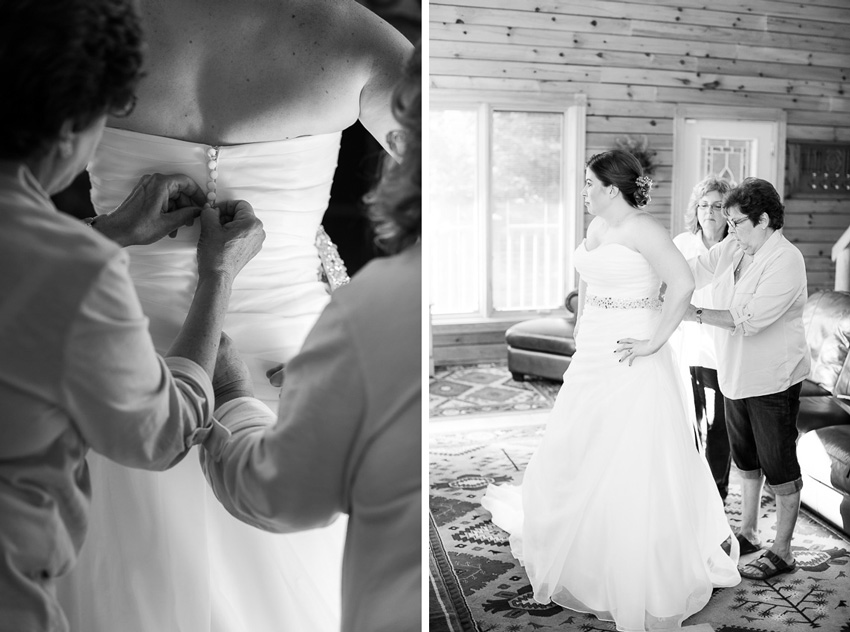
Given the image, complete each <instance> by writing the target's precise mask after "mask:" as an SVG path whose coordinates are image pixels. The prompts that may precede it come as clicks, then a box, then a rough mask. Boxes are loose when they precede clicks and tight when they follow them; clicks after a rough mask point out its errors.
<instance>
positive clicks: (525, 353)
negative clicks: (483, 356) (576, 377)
mask: <svg viewBox="0 0 850 632" xmlns="http://www.w3.org/2000/svg"><path fill="white" fill-rule="evenodd" d="M577 303H578V292H576V291H575V290H573V291H572V292H570V293H569V294H567V298H566V300H565V301H564V306H565V307H566V308H567V312H568V313H567V315H566V316H547V317H544V318H534V319H532V320H525V321H522V322H521V323H517V324H516V325H513V326H512V327H510V328H509V329H508V330H507V331H506V332H505V342H506V343H507V345H508V370H509V371H510V372H511V376H512V377H513V379H515V380H516V381H517V382H522V381H523V380H524V379H525V377H526V376H533V377H545V378H548V379H550V380H555V381H557V382H561V381H563V379H564V372H565V371H566V370H567V367H568V366H570V360H572V356H573V353H575V350H576V343H575V340H574V339H573V330H574V329H575V324H576V316H575V314H576V308H577Z"/></svg>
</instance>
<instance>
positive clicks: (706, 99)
mask: <svg viewBox="0 0 850 632" xmlns="http://www.w3.org/2000/svg"><path fill="white" fill-rule="evenodd" d="M430 19H431V23H430V47H431V52H430V55H431V57H430V77H431V90H432V92H435V93H437V92H440V91H443V90H448V91H452V92H458V91H467V90H471V91H491V90H497V91H511V92H522V93H526V94H528V93H540V94H550V95H551V94H563V95H565V98H571V97H570V95H573V94H576V93H583V94H585V95H587V105H588V107H587V113H588V116H587V153H588V156H590V155H591V154H593V153H596V152H599V151H602V150H606V149H610V148H612V147H614V146H615V141H616V139H618V138H622V137H624V136H625V135H626V134H628V135H631V136H632V137H635V136H643V135H646V137H647V139H648V140H649V142H650V145H651V146H652V147H653V148H655V149H656V150H657V151H658V157H657V158H658V161H659V163H660V167H659V169H658V170H657V171H656V174H655V180H656V181H657V185H658V186H657V188H656V189H655V192H654V195H653V202H652V207H653V208H654V209H656V211H657V213H658V215H659V218H660V219H662V220H663V221H665V222H666V223H667V225H669V217H670V213H671V211H672V209H671V197H670V193H671V187H670V178H671V174H672V161H673V116H674V108H675V106H676V105H677V104H701V105H727V106H738V107H762V108H764V107H769V108H782V109H784V110H785V111H786V113H787V124H788V127H787V138H788V140H789V141H793V140H824V141H825V140H838V141H850V94H848V91H850V82H848V78H849V77H850V2H848V0H805V2H790V1H786V0H712V1H711V2H708V1H706V0H654V1H650V0H643V1H638V2H629V1H624V0H593V1H590V2H589V1H588V0H431V2H430ZM786 202H787V204H786V207H787V212H788V220H787V229H786V235H787V237H788V238H789V239H791V240H792V241H794V242H795V243H796V244H797V245H798V246H799V247H800V249H801V250H802V251H803V254H804V255H805V256H806V263H807V266H808V270H809V290H810V291H814V290H815V289H819V288H824V289H832V286H833V281H834V268H833V265H832V263H831V261H830V249H831V247H832V245H833V244H834V243H835V241H836V240H837V239H838V238H839V236H840V235H841V234H842V232H843V231H844V229H845V228H847V226H848V225H850V192H848V196H847V197H845V198H843V199H840V200H830V201H817V200H813V199H806V198H804V197H802V196H800V197H796V198H791V199H788V200H786ZM677 212H680V211H677Z"/></svg>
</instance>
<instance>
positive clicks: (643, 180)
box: [635, 176, 654, 193]
mask: <svg viewBox="0 0 850 632" xmlns="http://www.w3.org/2000/svg"><path fill="white" fill-rule="evenodd" d="M635 184H636V185H638V188H640V189H641V190H642V191H643V192H644V193H649V190H650V189H651V188H652V185H653V184H654V183H653V182H652V178H650V177H649V176H640V177H639V178H637V179H636V180H635Z"/></svg>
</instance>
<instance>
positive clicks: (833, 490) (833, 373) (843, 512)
mask: <svg viewBox="0 0 850 632" xmlns="http://www.w3.org/2000/svg"><path fill="white" fill-rule="evenodd" d="M803 323H804V325H805V328H806V341H807V342H808V345H809V351H810V352H811V355H812V370H811V373H810V374H809V378H808V379H806V380H804V381H803V390H802V393H801V397H800V414H799V417H798V418H797V429H798V430H799V431H800V439H799V441H798V443H797V458H798V459H799V460H800V469H801V470H802V473H803V491H802V494H801V495H802V500H803V503H804V504H806V505H807V506H808V507H809V508H810V509H812V510H814V511H815V512H816V513H818V514H820V515H821V516H822V517H823V518H825V519H826V520H827V521H828V522H830V523H832V524H833V525H834V526H836V527H837V528H838V529H840V530H841V531H843V532H844V533H846V534H848V535H850V357H848V347H850V293H848V292H830V291H820V292H815V293H814V294H812V295H811V296H809V300H808V301H807V302H806V308H805V311H804V312H803Z"/></svg>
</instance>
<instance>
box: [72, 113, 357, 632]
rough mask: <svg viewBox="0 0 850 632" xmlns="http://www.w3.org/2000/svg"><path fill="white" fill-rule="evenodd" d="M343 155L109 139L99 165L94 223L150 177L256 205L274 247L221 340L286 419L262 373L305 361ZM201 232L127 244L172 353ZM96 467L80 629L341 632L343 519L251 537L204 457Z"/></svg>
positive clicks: (94, 176)
mask: <svg viewBox="0 0 850 632" xmlns="http://www.w3.org/2000/svg"><path fill="white" fill-rule="evenodd" d="M339 143H340V133H339V132H337V133H333V134H325V135H319V136H305V137H301V138H295V139H291V140H284V141H270V142H261V143H252V144H247V145H233V146H223V147H220V148H210V147H209V146H207V145H200V144H197V143H191V142H185V141H180V140H175V139H170V138H164V137H160V136H152V135H148V134H140V133H135V132H128V131H124V130H117V129H107V130H106V131H105V133H104V136H103V140H102V141H101V144H100V145H99V147H98V150H97V154H96V156H95V158H94V159H93V161H92V163H91V164H90V165H89V172H90V176H91V181H92V201H93V203H94V206H95V209H96V210H97V212H98V213H104V212H108V211H111V210H112V209H114V208H115V207H116V206H118V205H119V204H120V203H121V202H122V201H123V200H124V199H125V198H126V197H127V195H128V194H129V193H130V191H131V190H132V188H133V187H134V186H135V184H136V183H137V182H138V180H139V178H140V177H141V176H142V175H144V174H146V173H154V172H159V173H166V174H171V173H183V174H186V175H188V176H190V177H191V178H192V179H194V180H195V182H197V183H198V184H199V185H200V186H202V187H204V188H205V189H207V190H212V189H213V188H214V189H215V191H216V195H217V199H218V200H222V201H223V200H227V199H244V200H247V201H248V202H249V203H251V205H252V206H253V208H254V211H255V212H256V214H257V216H258V217H259V218H260V219H261V220H262V221H263V226H264V229H265V231H266V240H265V242H264V244H263V249H262V251H261V252H260V253H259V254H258V255H257V256H256V257H255V258H254V259H253V260H252V261H251V262H249V263H248V265H246V266H245V268H244V269H243V270H242V272H241V273H240V274H239V276H238V277H237V279H236V281H235V283H234V287H233V293H232V295H231V299H230V308H229V312H228V315H227V319H226V322H225V327H224V330H225V331H226V332H227V333H228V334H229V335H230V336H231V337H232V338H233V340H234V343H235V345H236V347H237V349H238V350H239V351H240V353H241V354H242V357H243V358H244V359H245V360H246V362H247V364H248V366H249V368H250V370H251V374H252V377H253V380H254V384H255V390H256V393H257V397H258V398H260V399H262V400H263V401H264V402H265V403H266V404H267V405H268V406H269V407H270V408H272V410H275V411H276V410H277V397H278V390H279V389H277V388H274V387H272V386H271V385H270V384H269V383H268V379H267V378H266V375H265V374H266V371H267V370H268V369H270V368H272V367H274V366H276V365H278V364H280V363H285V362H287V361H288V360H289V359H290V358H291V357H292V356H293V355H294V354H295V353H296V352H297V351H298V350H299V348H300V347H301V344H302V342H303V341H304V338H305V337H306V335H307V333H308V332H309V331H310V329H311V327H312V326H313V324H314V322H315V320H316V318H317V317H318V315H319V313H320V312H321V311H322V309H323V308H324V306H325V305H326V304H327V302H328V300H329V296H328V292H327V290H326V288H325V285H324V284H323V283H322V282H320V281H319V279H318V270H319V265H320V260H319V255H318V252H317V248H316V245H315V243H314V242H315V240H316V232H317V229H318V227H319V224H320V222H321V219H322V215H323V214H324V212H325V210H326V208H327V205H328V200H329V197H330V187H331V182H332V180H333V176H334V172H335V169H336V163H337V155H338V152H339ZM211 160H215V163H212V164H211V163H210V161H211ZM211 181H212V182H215V184H214V185H213V184H210V182H211ZM199 232H200V222H195V225H194V226H193V227H191V228H190V227H184V228H181V229H180V230H179V232H178V235H177V237H176V238H175V239H171V238H168V237H166V238H164V239H162V240H161V241H159V242H157V243H156V244H152V245H150V246H138V247H132V248H129V251H130V255H131V263H130V271H131V274H132V277H133V280H134V282H135V285H136V289H137V292H138V294H139V297H140V299H141V302H142V306H143V308H144V311H145V314H146V316H147V317H148V318H149V319H150V330H151V334H152V336H153V339H154V343H155V344H156V347H157V350H158V351H159V352H160V353H164V352H166V351H167V350H168V348H169V346H170V345H171V343H172V342H173V340H174V338H175V336H176V335H177V333H178V331H179V329H180V327H181V326H182V324H183V320H184V319H185V317H186V314H187V312H188V309H189V305H190V303H191V300H192V295H193V292H194V288H195V285H196V280H197V272H196V270H197V266H196V254H195V253H196V246H197V241H198V234H199ZM331 386H332V385H329V387H331ZM87 460H88V463H89V467H90V470H91V478H92V487H93V498H92V510H91V516H90V526H89V531H88V535H87V538H86V542H85V545H84V546H83V549H82V553H81V556H80V559H79V561H78V562H77V565H76V567H75V569H74V570H73V571H72V573H71V574H70V575H69V577H68V578H66V579H65V580H64V581H63V582H62V584H61V585H60V590H59V595H60V599H61V601H62V604H63V607H64V608H65V611H66V613H67V614H68V618H69V621H70V623H71V629H72V631H73V632H115V631H116V630H121V632H285V631H289V630H292V631H302V630H303V631H310V632H323V631H330V630H338V629H339V625H340V621H339V610H340V605H339V604H340V583H341V566H342V550H343V544H344V538H345V524H346V520H345V519H340V520H337V521H336V522H335V523H334V524H333V525H331V526H330V527H327V528H324V529H318V530H313V531H307V532H303V533H297V534H287V535H278V534H270V533H266V532H263V531H260V530H258V529H255V528H253V527H250V526H248V525H245V524H243V523H241V522H239V521H237V520H236V519H235V518H233V517H232V516H230V515H229V514H228V513H227V512H226V511H225V510H224V509H223V508H222V507H221V505H220V504H219V503H218V501H217V500H216V499H215V497H214V496H213V494H212V492H211V491H210V490H209V488H208V486H207V484H206V481H205V479H204V476H203V473H202V472H201V468H200V465H199V463H198V456H197V453H196V452H195V450H194V449H193V450H192V451H191V452H190V453H189V454H188V455H187V456H186V458H185V459H184V460H183V461H182V462H181V463H179V464H178V465H177V466H176V467H174V468H173V469H171V470H169V471H167V472H162V473H157V472H145V471H141V470H132V469H129V468H125V467H121V466H119V465H116V464H114V463H112V462H111V461H108V460H106V459H105V458H103V457H101V456H99V455H97V454H93V453H90V454H89V457H88V459H87ZM291 483H292V484H293V485H298V484H301V483H302V481H292V482H291Z"/></svg>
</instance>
